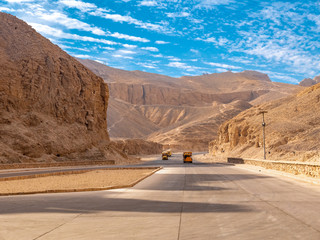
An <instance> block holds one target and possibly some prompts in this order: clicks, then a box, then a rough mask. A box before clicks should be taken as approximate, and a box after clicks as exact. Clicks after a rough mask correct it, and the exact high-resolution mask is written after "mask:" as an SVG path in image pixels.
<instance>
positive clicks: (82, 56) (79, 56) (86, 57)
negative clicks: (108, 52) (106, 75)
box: [72, 54, 92, 59]
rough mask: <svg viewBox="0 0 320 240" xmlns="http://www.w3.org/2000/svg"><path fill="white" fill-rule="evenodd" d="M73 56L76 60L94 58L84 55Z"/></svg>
mask: <svg viewBox="0 0 320 240" xmlns="http://www.w3.org/2000/svg"><path fill="white" fill-rule="evenodd" d="M72 56H73V57H76V58H84V59H88V58H92V56H90V55H83V54H73V55H72Z"/></svg>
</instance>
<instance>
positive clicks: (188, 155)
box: [183, 152, 192, 163]
mask: <svg viewBox="0 0 320 240" xmlns="http://www.w3.org/2000/svg"><path fill="white" fill-rule="evenodd" d="M191 156H192V152H184V153H183V163H192V157H191Z"/></svg>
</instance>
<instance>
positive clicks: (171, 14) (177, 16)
mask: <svg viewBox="0 0 320 240" xmlns="http://www.w3.org/2000/svg"><path fill="white" fill-rule="evenodd" d="M167 16H168V17H169V18H179V17H188V16H190V13H188V12H177V13H167Z"/></svg>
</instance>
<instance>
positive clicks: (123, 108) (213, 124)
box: [79, 59, 301, 150]
mask: <svg viewBox="0 0 320 240" xmlns="http://www.w3.org/2000/svg"><path fill="white" fill-rule="evenodd" d="M79 61H80V62H82V63H83V64H84V65H85V66H87V67H88V68H90V69H91V70H92V71H93V72H94V73H96V74H97V75H99V76H101V77H102V78H103V79H104V80H105V82H107V83H108V86H109V90H110V106H109V108H108V123H109V134H110V137H111V138H116V139H117V138H144V139H147V140H150V141H154V142H158V143H161V144H163V145H165V146H168V147H171V148H174V149H179V150H183V149H193V150H207V146H208V143H209V141H210V140H212V138H213V137H214V136H217V132H218V127H219V125H220V124H221V123H223V122H224V121H226V120H228V119H230V118H232V117H234V116H236V115H237V114H238V113H240V112H241V111H243V110H245V109H248V108H250V107H252V105H256V104H260V103H263V102H266V101H270V100H273V99H278V98H281V97H285V96H288V95H290V94H292V93H293V92H295V91H297V90H298V89H300V88H301V87H299V86H295V85H290V84H284V83H276V82H271V80H270V79H269V77H268V75H266V74H263V73H259V72H255V71H243V72H240V73H232V72H225V73H214V74H205V75H202V76H194V77H189V76H188V77H181V78H172V77H168V76H165V75H159V74H153V73H146V72H141V71H124V70H119V69H115V68H111V67H108V66H105V65H103V64H100V63H98V62H95V61H91V60H81V59H79Z"/></svg>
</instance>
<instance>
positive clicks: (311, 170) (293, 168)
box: [228, 158, 320, 178]
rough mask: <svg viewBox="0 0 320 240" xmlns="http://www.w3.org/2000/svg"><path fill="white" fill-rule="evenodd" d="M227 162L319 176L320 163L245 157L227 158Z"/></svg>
mask: <svg viewBox="0 0 320 240" xmlns="http://www.w3.org/2000/svg"><path fill="white" fill-rule="evenodd" d="M228 163H235V164H250V165H255V166H260V167H264V168H267V169H273V170H278V171H284V172H288V173H292V174H295V175H299V174H301V175H306V176H309V177H314V178H320V164H315V163H314V164H311V163H303V162H286V161H272V160H258V159H247V158H228Z"/></svg>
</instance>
